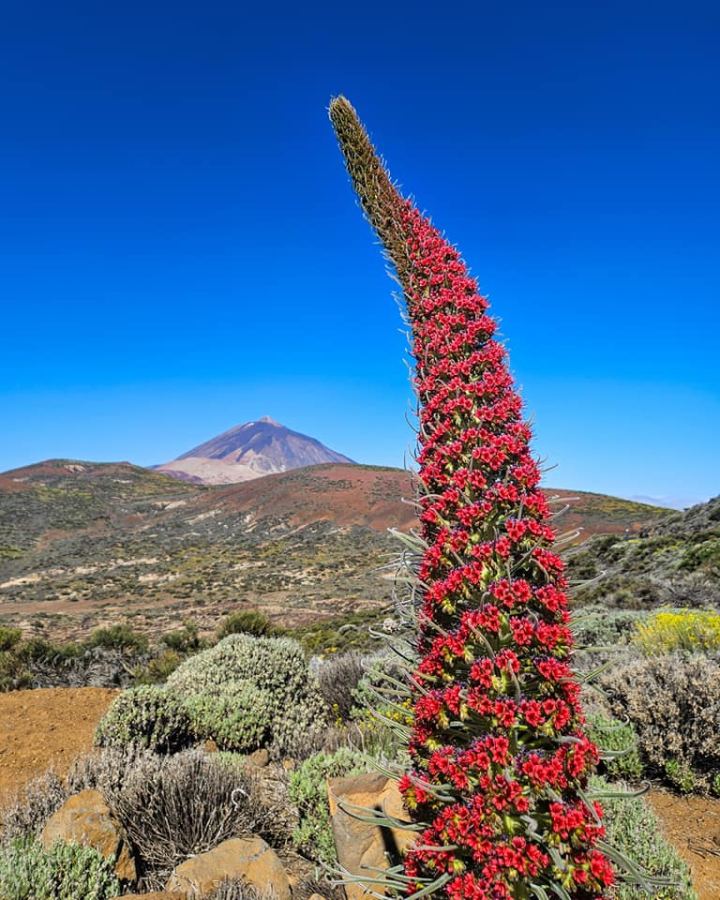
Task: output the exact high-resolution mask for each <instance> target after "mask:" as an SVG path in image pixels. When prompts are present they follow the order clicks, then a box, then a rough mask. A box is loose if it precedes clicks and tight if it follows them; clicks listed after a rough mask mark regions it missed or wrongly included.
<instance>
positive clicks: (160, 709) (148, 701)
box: [95, 685, 194, 753]
mask: <svg viewBox="0 0 720 900" xmlns="http://www.w3.org/2000/svg"><path fill="white" fill-rule="evenodd" d="M193 741H194V733H193V730H192V722H191V719H190V714H189V713H188V711H187V710H186V709H185V705H184V702H183V700H182V699H180V698H178V697H175V696H173V695H172V694H171V693H169V692H168V691H166V690H165V689H164V688H161V687H156V686H153V685H146V686H142V687H137V688H131V689H130V690H128V691H124V692H123V693H122V694H120V696H119V697H118V698H117V699H116V700H115V701H114V702H113V703H112V705H111V706H110V709H109V710H108V711H107V712H106V713H105V715H104V716H103V718H102V719H101V720H100V722H99V724H98V726H97V729H96V731H95V743H96V744H97V746H99V747H127V746H130V745H135V746H138V747H145V748H147V749H148V750H153V751H154V752H156V753H175V752H177V751H178V750H182V749H184V748H185V747H189V746H190V745H191V744H192V743H193Z"/></svg>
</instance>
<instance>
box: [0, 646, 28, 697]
mask: <svg viewBox="0 0 720 900" xmlns="http://www.w3.org/2000/svg"><path fill="white" fill-rule="evenodd" d="M32 680H33V679H32V672H30V671H29V669H28V668H27V666H26V665H25V662H24V660H22V659H21V658H20V657H19V656H18V655H17V654H16V653H15V652H13V651H12V650H0V692H3V693H4V692H5V691H18V690H20V689H21V688H28V687H32Z"/></svg>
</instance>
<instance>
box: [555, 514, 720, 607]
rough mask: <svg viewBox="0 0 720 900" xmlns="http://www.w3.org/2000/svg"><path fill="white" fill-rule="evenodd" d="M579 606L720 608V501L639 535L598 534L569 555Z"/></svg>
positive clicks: (671, 516) (665, 520)
mask: <svg viewBox="0 0 720 900" xmlns="http://www.w3.org/2000/svg"><path fill="white" fill-rule="evenodd" d="M569 573H570V576H571V577H573V578H575V579H576V580H581V581H585V582H586V583H585V584H581V585H580V586H579V587H578V589H577V590H576V602H577V603H578V604H585V605H587V604H596V603H600V604H602V605H603V606H606V607H607V606H610V607H618V608H629V609H643V608H646V607H654V606H658V605H670V606H715V607H717V606H720V497H715V498H714V499H713V500H710V501H708V502H707V503H699V504H697V505H696V506H693V507H691V508H690V509H687V510H685V511H684V512H671V513H669V515H667V516H664V517H663V518H661V519H660V520H659V521H657V522H656V523H654V524H651V525H649V527H647V528H646V529H643V531H642V532H641V533H640V534H628V535H625V536H620V535H617V534H615V535H604V536H596V537H593V538H592V539H591V540H589V541H587V542H586V543H584V544H583V545H582V546H580V547H578V548H576V549H574V550H573V551H572V552H571V553H570V554H569Z"/></svg>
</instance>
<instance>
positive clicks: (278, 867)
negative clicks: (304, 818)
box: [165, 837, 290, 900]
mask: <svg viewBox="0 0 720 900" xmlns="http://www.w3.org/2000/svg"><path fill="white" fill-rule="evenodd" d="M226 878H244V879H245V881H247V882H249V883H250V884H251V885H253V886H254V887H257V888H260V889H261V890H273V891H274V892H275V894H276V895H277V898H278V900H290V882H289V880H288V876H287V873H286V872H285V869H284V868H283V865H282V863H281V862H280V860H279V858H278V856H277V854H276V853H275V851H274V850H271V848H270V847H269V846H268V845H267V844H266V843H265V841H264V840H262V838H259V837H251V838H231V839H230V840H228V841H223V842H222V844H219V845H218V846H217V847H215V849H214V850H209V851H208V852H207V853H199V854H198V855H197V856H193V857H192V859H188V860H186V861H185V862H184V863H181V864H180V865H179V866H178V867H177V868H176V869H175V871H174V872H173V873H172V875H171V876H170V878H169V880H168V883H167V884H166V885H165V890H166V891H180V892H184V893H186V894H190V895H191V896H193V897H194V896H197V895H198V894H199V895H200V896H202V895H203V894H205V893H209V892H210V891H212V890H214V889H215V888H216V887H218V886H219V885H220V884H221V882H222V881H223V880H224V879H226Z"/></svg>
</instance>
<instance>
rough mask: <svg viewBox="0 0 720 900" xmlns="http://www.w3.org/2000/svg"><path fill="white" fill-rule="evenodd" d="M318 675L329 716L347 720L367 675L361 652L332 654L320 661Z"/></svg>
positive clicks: (333, 719)
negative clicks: (361, 683)
mask: <svg viewBox="0 0 720 900" xmlns="http://www.w3.org/2000/svg"><path fill="white" fill-rule="evenodd" d="M316 675H317V680H318V688H319V690H320V694H321V696H322V698H323V700H324V701H325V706H326V709H327V714H328V717H329V718H330V719H331V720H332V721H340V722H346V721H347V720H348V719H349V718H350V714H351V712H352V710H353V707H354V706H355V705H356V702H357V698H356V696H355V692H356V690H357V688H358V685H359V684H360V682H361V680H362V679H363V678H364V677H365V667H364V665H363V657H362V656H361V655H360V654H359V653H343V654H342V655H340V656H332V657H330V658H329V659H326V660H322V661H321V662H320V664H319V665H318V667H317V669H316Z"/></svg>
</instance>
